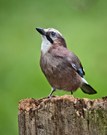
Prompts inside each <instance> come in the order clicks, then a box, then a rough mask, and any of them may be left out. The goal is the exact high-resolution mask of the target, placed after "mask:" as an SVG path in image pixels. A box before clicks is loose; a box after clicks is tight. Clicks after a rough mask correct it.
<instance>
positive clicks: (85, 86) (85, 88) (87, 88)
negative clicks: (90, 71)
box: [81, 78, 97, 94]
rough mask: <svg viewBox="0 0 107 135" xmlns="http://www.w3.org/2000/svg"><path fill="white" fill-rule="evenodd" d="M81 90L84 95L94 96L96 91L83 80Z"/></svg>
mask: <svg viewBox="0 0 107 135" xmlns="http://www.w3.org/2000/svg"><path fill="white" fill-rule="evenodd" d="M81 90H82V91H83V92H84V93H86V94H96V93H97V91H96V90H94V89H93V88H92V87H91V86H90V85H89V84H88V83H87V81H86V80H85V79H84V78H83V83H82V86H81Z"/></svg>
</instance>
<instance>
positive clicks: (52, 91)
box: [48, 87, 56, 98]
mask: <svg viewBox="0 0 107 135" xmlns="http://www.w3.org/2000/svg"><path fill="white" fill-rule="evenodd" d="M55 90H56V89H55V88H54V87H52V90H51V92H50V94H49V96H48V97H49V98H50V97H51V96H52V94H53V93H54V91H55Z"/></svg>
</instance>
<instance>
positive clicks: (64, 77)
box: [36, 28, 97, 97]
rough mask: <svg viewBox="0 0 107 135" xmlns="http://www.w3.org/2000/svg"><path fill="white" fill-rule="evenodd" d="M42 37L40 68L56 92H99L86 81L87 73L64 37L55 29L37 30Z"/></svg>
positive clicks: (52, 91) (51, 93)
mask: <svg viewBox="0 0 107 135" xmlns="http://www.w3.org/2000/svg"><path fill="white" fill-rule="evenodd" d="M36 30H37V32H39V34H40V35H41V37H42V43H41V56H40V67H41V70H42V72H43V73H44V75H45V77H46V78H47V80H48V82H49V84H50V85H51V88H52V89H51V92H50V94H49V96H48V97H51V96H52V95H53V93H54V91H56V90H57V89H58V90H65V91H69V92H71V94H73V92H75V91H76V90H77V89H78V88H80V89H81V90H82V91H83V92H84V93H86V94H96V93H97V91H96V90H95V89H94V88H93V87H92V86H91V85H90V84H89V83H88V82H87V81H86V80H85V78H84V76H85V71H84V69H83V66H82V64H81V62H80V60H79V58H78V57H77V56H76V55H75V54H74V52H72V51H70V50H68V48H67V44H66V41H65V39H64V37H63V35H62V34H61V33H60V32H59V31H58V30H56V29H54V28H36Z"/></svg>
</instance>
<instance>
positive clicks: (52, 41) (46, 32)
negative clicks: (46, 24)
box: [36, 28, 66, 54]
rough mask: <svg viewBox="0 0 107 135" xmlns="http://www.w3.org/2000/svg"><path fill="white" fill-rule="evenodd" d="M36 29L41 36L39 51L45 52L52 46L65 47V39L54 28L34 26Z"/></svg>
mask: <svg viewBox="0 0 107 135" xmlns="http://www.w3.org/2000/svg"><path fill="white" fill-rule="evenodd" d="M36 30H37V31H38V32H39V33H40V34H41V36H42V45H41V51H42V52H43V53H44V54H45V53H46V52H47V51H48V50H49V49H50V48H51V47H52V46H55V45H57V46H63V47H66V43H65V40H64V38H63V36H62V34H61V33H60V32H59V31H58V30H56V29H54V28H48V29H43V28H36Z"/></svg>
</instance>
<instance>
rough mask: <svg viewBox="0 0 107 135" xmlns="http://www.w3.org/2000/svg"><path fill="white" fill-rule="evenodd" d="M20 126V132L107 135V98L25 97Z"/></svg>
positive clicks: (50, 134)
mask: <svg viewBox="0 0 107 135" xmlns="http://www.w3.org/2000/svg"><path fill="white" fill-rule="evenodd" d="M18 125H19V135H107V97H104V98H102V99H95V100H90V99H86V98H84V99H79V98H74V97H73V96H68V95H65V96H60V97H59V96H55V97H51V98H43V99H32V98H29V99H23V100H21V101H20V102H19V113H18Z"/></svg>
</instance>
